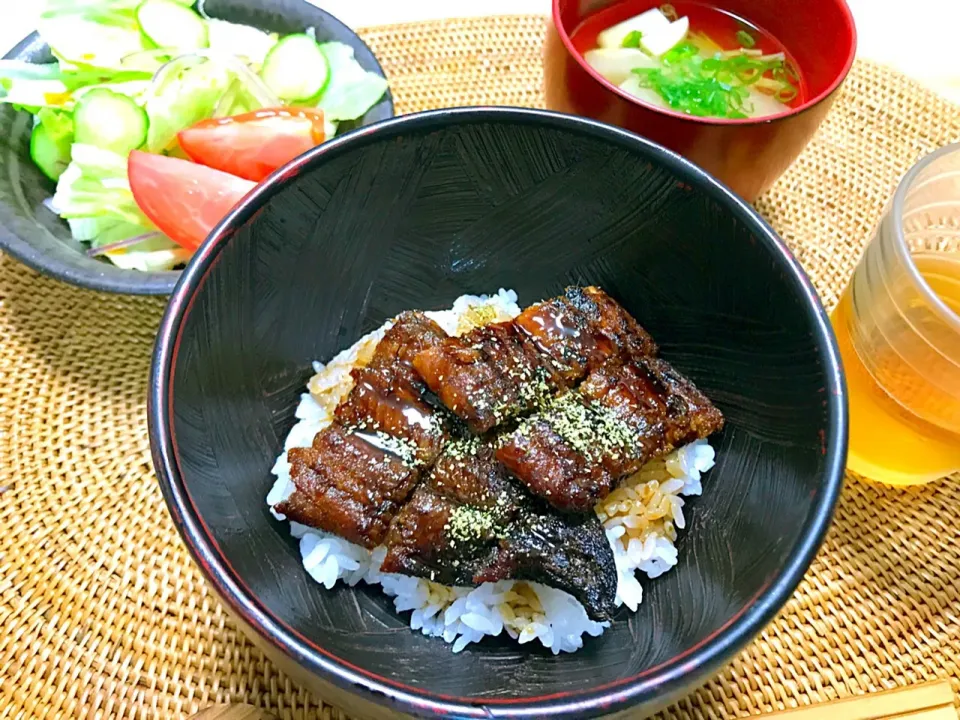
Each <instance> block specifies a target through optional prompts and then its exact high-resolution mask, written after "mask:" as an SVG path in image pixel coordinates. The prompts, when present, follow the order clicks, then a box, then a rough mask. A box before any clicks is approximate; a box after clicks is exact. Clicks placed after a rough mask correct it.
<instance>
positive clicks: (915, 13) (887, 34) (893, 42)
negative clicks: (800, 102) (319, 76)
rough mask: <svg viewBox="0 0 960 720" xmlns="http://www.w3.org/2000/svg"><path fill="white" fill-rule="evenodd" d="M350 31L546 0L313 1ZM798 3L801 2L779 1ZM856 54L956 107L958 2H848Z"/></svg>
mask: <svg viewBox="0 0 960 720" xmlns="http://www.w3.org/2000/svg"><path fill="white" fill-rule="evenodd" d="M312 1H313V2H314V3H315V4H317V5H319V6H320V7H322V8H323V9H325V10H327V11H329V12H331V13H333V14H334V15H336V16H337V17H338V18H340V19H341V20H343V21H344V22H345V23H347V25H350V26H351V27H355V28H356V27H364V26H369V25H383V24H390V23H400V22H414V21H417V20H429V19H436V18H443V17H468V16H471V15H478V14H484V15H504V14H510V13H518V14H533V13H542V14H547V13H548V12H549V8H550V0H485V1H484V2H476V1H471V2H467V0H312ZM780 1H781V2H783V1H787V2H803V1H804V0H780ZM847 2H848V3H849V4H850V7H851V8H852V9H853V14H854V17H855V18H856V22H857V29H858V32H859V37H860V41H859V49H858V53H859V55H860V56H862V57H865V58H869V59H871V60H877V61H879V62H882V63H885V64H887V65H890V66H892V67H894V68H896V69H898V70H900V71H901V72H904V73H906V74H907V75H910V76H912V77H914V78H916V79H917V80H919V81H920V82H922V83H924V84H925V85H927V86H928V87H930V88H932V89H933V90H935V91H937V92H939V93H940V94H941V95H943V96H945V97H947V98H950V99H951V100H953V101H954V102H957V103H960V53H958V47H957V45H958V32H960V0H909V1H908V2H904V0H847ZM39 4H40V3H39V1H38V0H0V50H2V51H3V52H6V50H7V49H8V48H10V47H12V46H13V45H15V44H16V43H17V42H18V41H19V40H20V39H21V38H23V37H24V36H25V35H27V34H28V33H29V32H30V30H31V29H32V27H33V26H34V24H35V18H36V14H37V12H38V10H37V6H38V5H39Z"/></svg>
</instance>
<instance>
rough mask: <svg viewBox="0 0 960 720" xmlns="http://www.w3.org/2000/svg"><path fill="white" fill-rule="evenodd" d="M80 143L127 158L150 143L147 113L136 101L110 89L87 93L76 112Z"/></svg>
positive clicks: (81, 99) (74, 115) (75, 118)
mask: <svg viewBox="0 0 960 720" xmlns="http://www.w3.org/2000/svg"><path fill="white" fill-rule="evenodd" d="M73 123H74V126H75V131H74V132H75V135H76V142H78V143H83V144H85V145H96V146H97V147H99V148H102V149H104V150H111V151H113V152H115V153H117V154H120V155H125V154H126V153H128V152H129V151H131V150H134V149H136V148H138V147H140V146H141V145H143V143H144V142H145V141H146V139H147V129H148V127H149V125H150V123H149V121H148V120H147V113H146V112H145V111H144V109H143V108H142V107H140V106H139V105H137V103H136V102H134V100H133V99H132V98H129V97H127V96H126V95H121V94H119V93H115V92H112V91H110V90H106V89H99V90H91V91H90V92H88V93H85V94H84V96H83V97H82V98H80V101H79V102H78V103H77V107H76V109H75V110H74V111H73Z"/></svg>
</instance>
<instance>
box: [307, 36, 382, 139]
mask: <svg viewBox="0 0 960 720" xmlns="http://www.w3.org/2000/svg"><path fill="white" fill-rule="evenodd" d="M320 50H321V51H322V52H323V55H324V57H325V58H326V59H327V64H328V65H329V66H330V82H329V84H328V85H327V88H326V90H324V91H323V94H322V95H321V96H320V102H318V103H317V107H319V108H320V109H321V110H323V112H324V114H325V115H326V116H327V117H329V118H330V120H331V121H333V122H339V121H341V120H356V119H357V118H359V117H363V115H364V114H365V113H366V112H367V110H369V109H370V108H372V107H373V106H374V105H376V104H377V103H378V102H380V99H381V98H382V97H383V94H384V93H385V92H386V91H387V81H386V80H384V79H383V78H382V77H380V76H379V75H377V74H376V73H372V72H367V71H366V70H364V69H363V68H362V67H360V63H358V62H357V60H356V58H355V57H354V55H353V48H352V47H350V46H349V45H344V44H343V43H337V42H329V43H322V44H321V45H320Z"/></svg>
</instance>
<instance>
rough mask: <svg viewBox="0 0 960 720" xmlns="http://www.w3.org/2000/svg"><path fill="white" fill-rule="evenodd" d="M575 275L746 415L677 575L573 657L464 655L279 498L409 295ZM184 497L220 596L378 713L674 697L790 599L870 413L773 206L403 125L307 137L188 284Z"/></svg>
mask: <svg viewBox="0 0 960 720" xmlns="http://www.w3.org/2000/svg"><path fill="white" fill-rule="evenodd" d="M572 283H582V284H588V283H589V284H597V285H600V286H602V287H603V288H604V289H606V290H607V291H608V292H610V293H612V294H613V295H614V296H615V297H616V298H618V299H619V300H620V301H621V302H622V303H623V304H624V305H625V306H626V307H627V309H628V310H630V311H631V312H632V313H634V314H635V315H636V316H637V318H638V319H639V320H640V322H641V323H642V324H644V325H645V326H646V327H647V328H648V329H649V330H650V331H651V332H652V334H653V336H654V337H655V338H656V339H657V340H658V341H659V343H660V344H661V346H662V350H663V355H664V356H665V357H666V358H668V359H669V360H670V361H671V362H672V363H674V364H675V365H676V367H678V368H679V369H680V370H681V371H682V372H685V373H686V374H688V375H689V376H690V377H692V378H693V379H694V380H695V381H696V382H697V383H698V385H699V386H700V387H701V388H703V389H704V390H705V391H706V392H707V393H708V394H709V396H710V397H711V398H713V399H714V401H715V402H716V404H717V405H718V406H719V407H720V408H721V409H722V410H723V412H724V413H725V414H726V417H727V423H728V424H727V426H726V429H725V430H724V431H723V433H722V435H720V436H718V437H716V438H715V439H714V441H713V442H714V446H715V447H717V452H718V462H717V466H716V467H715V469H714V470H712V471H711V472H710V473H709V474H708V475H707V476H706V478H705V482H704V487H705V490H704V494H703V496H702V497H700V498H697V499H694V500H693V501H692V502H691V503H690V504H689V505H688V511H687V518H688V524H689V525H688V528H687V529H686V530H685V531H683V532H682V533H681V535H680V539H679V543H678V549H679V554H680V560H679V565H678V566H677V567H676V568H675V569H674V570H672V571H671V572H669V573H667V574H666V575H664V576H663V577H661V578H659V579H657V580H655V581H651V582H646V583H644V585H645V595H646V597H645V599H644V602H643V604H642V605H641V607H640V610H639V612H638V613H637V614H636V615H631V614H629V613H627V612H621V613H620V614H619V615H618V616H617V617H616V619H615V622H614V623H613V626H612V627H611V628H610V629H609V630H608V631H607V632H606V633H605V634H604V635H603V636H602V637H600V638H598V639H587V641H586V645H585V647H584V648H583V649H582V650H581V651H580V652H577V653H575V654H572V655H561V656H557V657H554V656H552V655H550V654H549V653H548V652H545V651H542V650H537V649H535V648H531V647H530V646H523V647H519V646H517V645H515V644H513V643H511V642H507V641H498V640H488V641H484V642H482V643H480V644H478V645H474V646H470V647H468V648H467V649H466V650H464V651H463V652H462V653H460V654H459V655H454V654H452V653H451V649H450V646H449V645H447V644H445V643H443V642H442V641H440V640H436V639H429V638H426V637H424V636H422V635H420V634H419V633H415V632H412V631H411V630H409V628H408V627H407V618H406V617H399V616H398V615H397V613H395V612H394V611H393V608H392V605H391V603H390V601H389V600H388V599H387V598H386V597H385V596H383V595H382V594H380V593H379V592H378V591H376V590H374V589H372V588H369V587H364V586H360V587H357V588H355V589H349V588H337V589H335V590H334V591H333V592H328V591H326V590H324V589H323V588H322V587H320V586H318V585H316V584H315V583H314V582H313V581H312V580H311V579H310V578H309V577H308V576H307V574H306V573H305V572H304V571H303V568H302V567H301V564H300V558H299V554H298V551H297V547H296V544H295V542H293V541H292V540H291V539H290V537H289V536H288V531H287V528H286V527H285V525H284V524H281V523H278V522H276V521H275V520H274V519H273V518H272V517H271V516H270V515H269V513H268V512H267V508H266V506H265V504H264V496H265V495H266V493H267V490H268V488H269V487H270V485H271V480H272V478H271V476H270V468H271V465H272V463H273V461H274V458H275V457H276V455H277V454H278V453H279V452H280V451H281V448H282V442H283V438H284V435H285V434H286V432H287V431H288V430H289V428H290V427H291V425H292V423H293V421H294V418H293V411H294V407H295V406H296V404H297V398H298V396H299V393H301V392H302V391H303V384H304V382H305V380H306V379H307V377H308V376H309V375H310V374H311V365H310V363H311V361H312V360H314V359H321V360H322V359H327V358H329V357H331V356H332V355H333V354H334V353H335V352H337V351H338V350H339V349H340V348H342V347H345V346H347V345H349V344H350V343H352V342H353V341H354V340H355V339H356V338H358V337H360V335H361V334H363V333H364V332H366V331H369V330H371V329H372V328H374V327H376V326H378V325H380V324H381V323H383V322H384V320H385V319H386V318H388V317H390V316H392V315H394V314H396V313H398V312H399V311H401V310H404V309H408V308H424V309H436V308H442V307H446V306H449V305H450V303H451V301H452V300H453V299H454V298H455V297H457V296H458V295H460V294H462V293H467V292H469V293H480V292H491V291H492V292H495V291H496V289H497V288H499V287H505V288H514V289H516V290H517V291H518V292H519V294H520V300H521V303H523V304H529V303H531V302H533V301H535V300H538V299H540V298H545V297H549V296H551V295H555V294H557V293H558V292H560V291H561V290H562V288H564V287H565V286H567V285H569V284H572ZM149 412H150V437H151V441H152V443H153V452H154V462H155V464H156V468H157V472H158V474H159V477H160V483H161V485H162V487H163V492H164V496H165V498H166V500H167V503H168V505H169V508H170V512H171V513H172V515H173V518H174V520H175V522H176V524H177V525H178V527H179V529H180V532H181V533H182V535H183V537H184V539H185V541H186V543H187V545H188V546H189V548H190V551H191V552H192V553H193V555H194V557H195V558H196V560H197V562H198V563H199V564H200V567H201V568H202V570H203V572H204V574H205V575H206V577H207V578H208V580H209V581H210V583H211V585H212V586H213V588H214V590H215V591H216V593H217V594H218V595H219V596H220V597H221V598H222V599H223V601H224V603H225V604H226V606H227V607H228V608H229V610H230V611H231V612H232V614H233V615H234V616H235V617H236V618H237V620H238V622H239V624H240V625H241V627H242V628H243V629H244V630H245V631H246V632H247V634H248V635H249V636H250V638H251V639H252V640H253V641H254V642H256V643H257V644H258V645H259V646H260V647H261V648H263V649H264V651H265V652H266V653H267V654H268V655H269V657H270V658H272V659H273V660H274V661H275V662H276V663H277V664H278V665H280V666H281V667H282V668H283V669H284V670H286V671H287V672H289V673H291V674H293V675H294V676H295V677H297V678H299V679H300V680H301V681H302V682H303V683H305V684H306V685H307V686H308V687H310V688H312V689H313V690H315V691H316V692H317V693H319V694H320V695H322V696H323V697H325V698H327V699H329V700H331V701H332V702H336V703H339V704H341V705H343V706H348V707H349V709H350V712H351V714H352V715H355V716H358V717H386V716H387V713H388V711H387V710H386V709H385V708H391V709H394V710H400V711H403V712H406V713H410V714H414V715H420V716H431V717H432V716H440V715H446V716H455V717H477V718H493V717H546V716H552V717H560V716H563V717H571V718H572V717H589V716H594V715H599V714H603V713H607V712H614V711H618V710H624V709H626V708H630V707H632V708H634V710H641V711H644V712H652V711H654V710H656V709H658V708H660V707H662V706H664V705H665V704H667V703H668V702H670V701H673V700H676V699H678V698H679V697H680V696H681V695H683V694H684V693H686V692H688V691H689V690H691V689H692V688H693V687H695V686H696V685H697V684H699V683H701V682H703V681H705V680H706V679H707V678H708V677H709V676H710V675H711V674H712V673H714V672H715V671H716V670H717V669H718V668H719V667H720V666H721V665H722V664H723V663H724V662H726V661H727V660H729V659H730V658H731V657H732V656H733V655H734V654H735V653H736V652H737V651H738V650H740V649H741V648H742V647H743V646H744V645H745V644H746V643H747V642H749V640H750V639H751V638H752V637H753V636H754V635H755V634H756V633H757V632H758V631H759V630H760V629H761V628H762V627H763V626H764V625H765V624H766V623H767V622H768V621H769V620H770V619H771V618H772V617H773V616H774V614H775V613H776V612H777V610H778V609H779V608H780V607H781V606H782V605H783V603H784V602H785V601H786V600H787V599H788V598H789V597H790V594H791V593H792V592H793V590H794V588H795V587H796V585H797V583H798V582H799V581H800V579H801V577H802V576H803V573H804V571H805V570H806V568H807V566H808V565H809V563H810V562H811V560H812V558H813V556H814V554H815V553H816V551H817V548H818V547H819V545H820V542H821V541H822V539H823V536H824V533H825V532H826V530H827V527H828V525H829V524H830V520H831V516H832V512H833V509H834V505H835V503H836V501H837V497H838V494H839V492H840V488H841V484H842V472H843V467H844V461H845V455H846V450H845V448H846V436H847V410H846V400H845V390H844V382H843V376H842V372H841V368H840V361H839V359H838V355H837V349H836V345H835V343H834V338H833V335H832V332H831V329H830V325H829V323H828V321H827V317H826V315H825V314H824V311H823V308H822V307H821V305H820V302H819V300H818V299H817V295H816V292H815V291H814V289H813V287H812V285H811V284H810V282H809V280H808V279H807V277H806V276H805V275H804V273H803V271H802V270H801V268H800V266H799V265H798V263H797V261H796V260H795V259H794V258H793V256H792V255H791V254H790V252H789V251H788V250H787V248H786V247H785V246H784V244H783V242H782V241H781V240H780V239H779V238H778V237H777V236H776V235H775V234H774V232H773V231H772V230H771V229H770V228H769V227H768V226H767V225H766V223H764V222H763V220H761V219H760V217H758V215H757V214H756V212H754V210H753V209H752V208H750V206H748V205H747V204H745V203H744V202H743V201H741V200H739V199H738V198H737V197H736V196H735V195H733V194H732V193H731V192H730V191H729V190H727V189H726V188H724V187H723V186H721V185H720V184H718V183H717V182H716V181H715V180H713V179H712V178H711V177H710V176H708V175H706V174H705V173H704V172H703V171H701V170H699V169H698V168H697V167H695V166H694V165H692V164H691V163H689V162H687V161H686V160H683V159H682V158H680V157H679V156H678V155H675V154H673V153H671V152H669V151H667V150H664V149H663V148H661V147H659V146H656V145H654V144H652V143H650V142H648V141H645V140H643V139H641V138H638V137H636V136H634V135H631V134H629V133H627V132H625V131H622V130H619V129H615V128H612V127H609V126H606V125H603V124H600V123H597V122H594V121H590V120H584V119H580V118H575V117H571V116H564V115H557V114H551V113H547V112H540V111H533V110H514V109H466V108H464V109H457V110H441V111H435V112H428V113H423V114H420V115H412V116H407V117H402V118H398V119H395V120H390V121H387V122H384V123H381V124H379V125H377V126H375V127H372V128H368V129H366V130H364V131H359V132H356V133H353V134H352V135H350V136H347V137H343V138H342V139H339V140H334V141H333V142H331V143H328V144H327V145H324V146H323V147H321V148H318V149H317V150H314V151H312V152H310V153H309V154H307V155H305V156H303V157H302V158H300V159H299V160H297V161H295V162H294V163H292V164H291V165H288V166H287V167H286V169H285V170H283V171H281V172H280V173H278V175H277V176H275V177H274V179H273V180H272V181H271V182H268V183H267V184H265V185H263V186H262V187H260V188H259V189H258V190H257V191H256V192H255V193H253V195H252V196H251V197H249V198H248V199H247V200H246V201H244V202H243V203H242V204H241V205H240V206H239V207H238V208H237V209H235V210H234V211H233V212H232V213H231V215H230V216H229V217H228V218H227V219H226V220H225V221H224V222H223V223H222V224H221V225H220V226H219V228H218V229H217V230H216V231H215V232H214V234H213V236H212V240H211V241H210V242H208V243H207V244H206V245H205V246H204V247H203V248H202V249H201V250H200V251H199V253H198V254H197V256H196V257H195V258H194V260H193V261H192V263H191V264H190V266H189V267H188V268H187V270H186V272H185V273H184V276H183V278H182V279H181V281H180V283H179V284H178V286H177V288H176V290H175V291H174V293H173V296H172V298H171V301H170V304H169V307H168V309H167V313H166V316H165V318H164V320H163V324H162V327H161V330H160V334H159V338H158V341H157V346H156V350H155V356H154V364H153V370H152V376H151V388H150V411H149Z"/></svg>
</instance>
